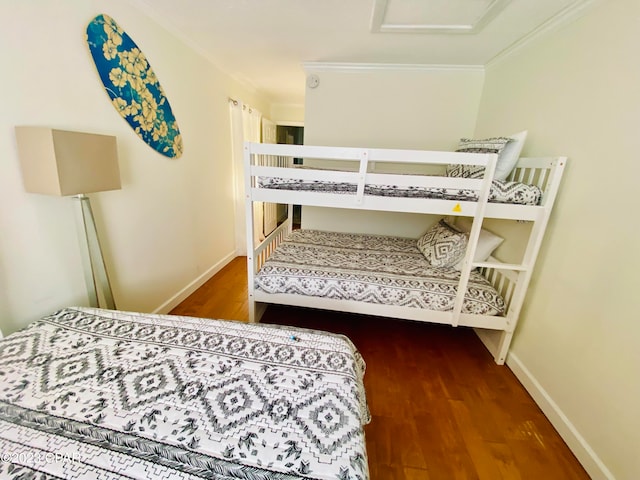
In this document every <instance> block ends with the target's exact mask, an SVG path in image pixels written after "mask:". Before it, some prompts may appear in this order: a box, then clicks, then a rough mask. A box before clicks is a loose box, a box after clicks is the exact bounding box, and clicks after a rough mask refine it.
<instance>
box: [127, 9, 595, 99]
mask: <svg viewBox="0 0 640 480" xmlns="http://www.w3.org/2000/svg"><path fill="white" fill-rule="evenodd" d="M133 2H134V4H136V5H137V6H138V7H139V8H142V9H143V10H144V11H145V13H146V14H147V15H149V16H150V17H151V18H153V19H154V20H155V21H156V22H158V23H159V24H161V25H162V26H163V27H165V28H166V29H167V30H169V31H171V32H172V33H173V34H175V35H177V36H178V37H180V38H181V39H182V40H183V41H185V42H186V43H187V44H188V45H190V46H191V47H192V48H194V49H196V50H197V51H198V52H200V53H201V54H202V55H204V56H205V57H207V58H208V59H209V60H210V61H212V62H213V63H214V64H215V65H217V66H218V67H219V68H220V69H221V70H223V71H224V72H226V73H228V74H229V75H231V76H233V77H234V78H235V79H237V80H239V81H240V82H242V83H243V84H245V85H246V86H247V87H249V88H251V89H254V90H255V91H259V92H261V93H262V94H264V95H266V96H267V97H268V98H269V99H270V100H271V101H272V102H273V103H278V104H303V103H304V92H305V70H304V66H303V65H304V64H309V63H311V64H314V65H315V66H316V67H317V66H318V64H319V63H322V64H325V63H326V64H332V65H333V64H344V63H346V64H367V65H369V66H371V64H382V65H402V66H406V65H438V66H442V65H452V66H460V65H474V66H478V65H485V64H486V63H487V62H489V61H490V60H491V59H492V58H494V57H495V56H496V55H498V54H499V53H500V52H502V51H503V50H505V49H507V48H509V47H510V46H512V45H513V44H515V43H516V42H518V41H519V40H520V39H522V38H524V37H526V36H527V35H530V34H531V33H532V32H534V31H536V30H538V29H539V28H541V27H542V26H543V25H545V24H548V23H549V22H551V21H552V20H553V19H555V18H558V17H560V16H565V15H567V12H570V11H572V10H576V9H579V8H580V7H581V6H582V5H583V4H586V3H589V0H181V1H179V2H178V1H176V0H133Z"/></svg>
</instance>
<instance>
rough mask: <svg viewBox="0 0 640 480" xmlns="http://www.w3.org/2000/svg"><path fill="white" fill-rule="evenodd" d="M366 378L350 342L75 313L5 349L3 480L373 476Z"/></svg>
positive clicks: (212, 323)
mask: <svg viewBox="0 0 640 480" xmlns="http://www.w3.org/2000/svg"><path fill="white" fill-rule="evenodd" d="M363 374H364V362H363V360H362V358H361V356H360V355H359V353H358V352H357V350H356V349H355V347H354V346H353V344H352V343H351V342H350V341H349V340H348V339H347V338H346V337H343V336H340V335H334V334H330V333H325V332H317V331H312V330H304V329H296V328H293V327H280V326H275V325H257V324H245V323H240V322H231V321H221V320H205V319H197V318H189V317H177V316H169V315H148V314H138V313H128V312H117V311H110V310H99V309H87V308H68V309H64V310H61V311H59V312H57V313H54V314H52V315H50V316H47V317H44V318H43V319H42V320H40V321H37V322H35V323H33V324H31V325H30V326H29V327H27V328H25V329H23V330H21V331H19V332H16V333H14V334H12V335H9V336H7V337H6V338H5V339H3V340H1V341H0V378H2V383H1V385H0V445H1V447H2V462H0V478H14V479H23V478H24V479H26V478H47V479H49V478H73V479H87V480H93V479H97V478H127V479H133V478H136V479H140V478H149V479H169V478H171V479H191V478H193V479H196V478H206V479H217V480H222V479H224V480H230V479H263V480H268V479H278V480H285V479H302V478H304V479H367V478H369V477H368V466H367V456H366V449H365V443H364V433H363V425H364V424H365V423H367V422H368V421H369V413H368V409H367V406H366V401H365V393H364V387H363V383H362V380H363Z"/></svg>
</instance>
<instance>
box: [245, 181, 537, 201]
mask: <svg viewBox="0 0 640 480" xmlns="http://www.w3.org/2000/svg"><path fill="white" fill-rule="evenodd" d="M257 183H258V186H259V187H261V188H269V189H276V190H293V191H304V192H324V193H342V194H353V195H355V193H356V190H357V185H356V184H355V183H348V182H332V181H318V180H302V179H296V178H282V177H259V178H258V182H257ZM364 194H365V195H374V196H382V197H403V198H432V199H442V200H459V201H476V200H477V199H478V192H477V191H476V190H470V189H457V188H436V187H421V186H411V187H405V186H398V185H365V187H364ZM541 198H542V190H540V188H539V187H537V186H536V185H528V184H525V183H520V182H511V181H509V182H507V181H501V180H493V182H492V183H491V190H490V193H489V202H492V203H509V204H515V205H538V204H539V203H540V199H541Z"/></svg>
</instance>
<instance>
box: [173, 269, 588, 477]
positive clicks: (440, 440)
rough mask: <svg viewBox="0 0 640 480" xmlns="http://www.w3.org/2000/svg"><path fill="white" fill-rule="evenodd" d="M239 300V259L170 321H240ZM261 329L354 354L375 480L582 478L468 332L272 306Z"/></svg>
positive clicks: (507, 374) (242, 283) (242, 306)
mask: <svg viewBox="0 0 640 480" xmlns="http://www.w3.org/2000/svg"><path fill="white" fill-rule="evenodd" d="M246 295H247V278H246V258H245V257H238V258H236V259H234V260H233V261H232V262H230V263H229V264H228V265H227V266H226V267H225V268H224V269H222V270H221V271H220V272H219V273H218V274H217V275H215V276H214V277H213V278H211V279H210V280H209V281H208V282H207V283H205V284H204V285H203V286H202V287H201V288H199V289H198V290H197V291H196V292H194V293H193V294H192V295H191V296H190V297H189V298H187V299H186V300H185V301H184V302H182V303H181V304H180V305H178V306H177V307H176V308H175V309H174V310H173V311H172V312H171V313H172V314H176V315H189V316H197V317H205V318H226V319H230V320H244V321H247V319H248V316H249V315H248V308H247V299H246ZM262 323H277V324H288V325H296V326H301V327H307V328H315V329H321V330H327V331H332V332H336V333H342V334H345V335H347V336H348V337H349V338H350V339H351V340H352V341H353V343H354V344H355V345H356V347H357V348H358V350H360V352H361V353H362V355H363V357H364V359H365V361H366V363H367V372H366V375H365V388H366V392H367V401H368V403H369V408H370V410H371V415H372V421H371V423H370V424H369V425H367V426H366V428H365V434H366V440H367V451H368V456H369V469H370V472H371V479H372V480H395V479H408V480H448V479H478V480H500V479H505V480H512V479H513V480H542V479H544V480H556V479H557V480H583V479H588V478H589V476H588V475H587V473H586V472H585V471H584V469H583V468H582V466H581V465H580V463H579V462H578V461H577V460H576V458H575V456H574V455H573V454H572V453H571V451H570V450H569V448H568V447H567V446H566V444H565V443H564V442H563V440H562V438H561V437H560V436H559V435H558V433H557V432H556V431H555V429H554V428H553V426H552V425H551V424H550V423H549V421H548V420H547V418H546V417H545V416H544V415H543V413H542V412H541V410H540V409H539V408H538V406H537V405H536V404H535V403H534V401H533V400H532V399H531V397H530V396H529V394H528V393H527V391H526V390H525V389H524V388H523V387H522V385H521V384H520V383H519V382H518V380H517V378H516V377H515V376H514V375H513V373H512V372H511V370H509V368H508V367H506V366H498V365H496V364H495V363H494V361H493V358H492V357H491V355H490V354H489V352H487V351H486V349H485V348H484V346H483V345H482V343H481V342H480V340H479V339H478V338H477V337H476V335H475V333H474V332H473V331H472V330H470V329H466V328H463V327H458V328H453V327H448V326H443V325H435V324H427V323H420V322H410V321H404V320H396V319H387V318H379V317H370V316H363V315H351V314H343V313H336V312H328V311H319V310H311V309H303V308H294V307H284V306H270V307H269V308H268V309H267V311H266V312H265V314H264V316H263V318H262Z"/></svg>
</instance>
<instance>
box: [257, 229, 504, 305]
mask: <svg viewBox="0 0 640 480" xmlns="http://www.w3.org/2000/svg"><path fill="white" fill-rule="evenodd" d="M459 279H460V272H459V271H457V270H455V269H453V268H447V269H442V268H435V267H432V266H431V265H430V264H429V262H428V261H427V259H426V258H425V257H424V255H423V254H422V253H421V252H420V250H418V248H417V246H416V240H415V239H413V238H400V237H389V236H378V235H361V234H349V233H336V232H323V231H317V230H295V231H293V232H292V233H291V235H289V237H288V238H287V239H286V241H284V242H283V243H282V244H281V245H279V246H278V248H277V249H276V250H275V252H274V253H272V254H271V256H270V257H269V259H268V260H267V261H266V262H265V263H264V265H263V266H262V268H261V269H260V271H259V272H258V274H257V275H256V278H255V286H256V287H257V288H258V289H260V290H263V291H265V292H267V293H293V294H299V295H309V296H316V297H326V298H332V299H338V300H357V301H362V302H367V303H376V304H385V305H399V306H405V307H415V308H422V309H427V310H438V311H446V310H452V309H453V304H454V302H455V296H456V291H457V287H458V282H459ZM503 310H504V301H503V299H502V297H501V296H500V295H499V294H498V293H497V292H496V290H495V289H494V288H493V287H492V286H491V284H490V283H489V282H488V281H487V280H486V279H485V278H484V277H483V276H482V275H480V274H479V273H477V272H475V271H473V272H471V277H470V279H469V284H468V287H467V292H466V294H465V300H464V303H463V306H462V312H463V313H475V314H484V315H497V314H500V313H502V312H503Z"/></svg>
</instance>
